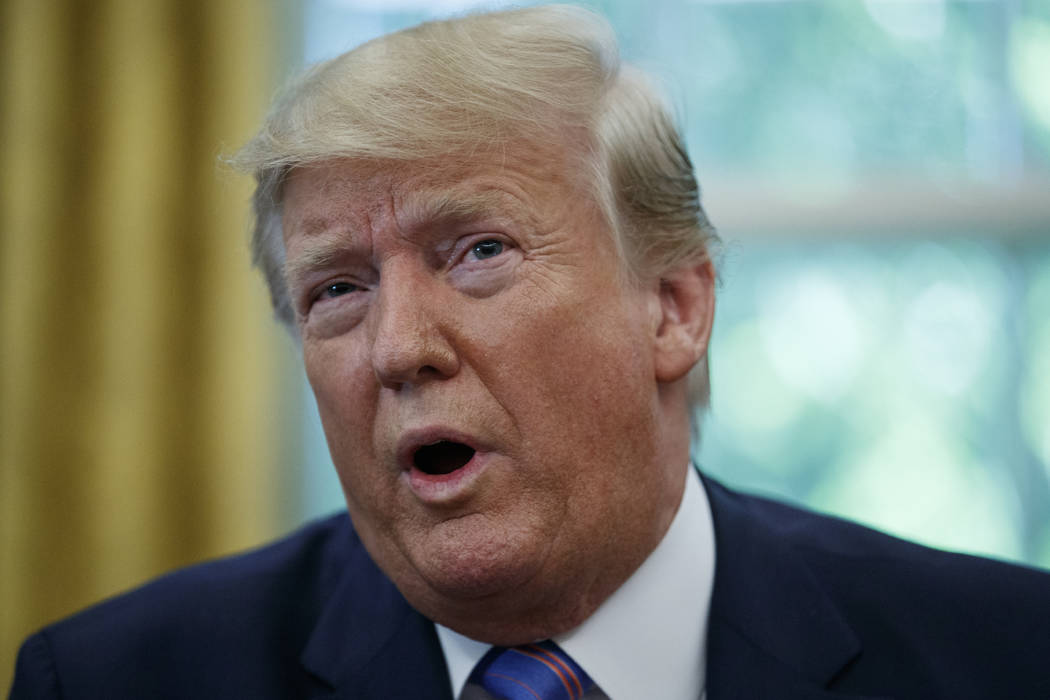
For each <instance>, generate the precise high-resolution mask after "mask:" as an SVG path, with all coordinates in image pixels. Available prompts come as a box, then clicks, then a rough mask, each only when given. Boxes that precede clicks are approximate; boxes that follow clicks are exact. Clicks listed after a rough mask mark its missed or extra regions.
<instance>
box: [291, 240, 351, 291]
mask: <svg viewBox="0 0 1050 700" xmlns="http://www.w3.org/2000/svg"><path fill="white" fill-rule="evenodd" d="M351 250H352V246H350V245H348V244H347V242H346V241H345V240H340V239H336V238H329V239H326V240H321V241H315V242H313V243H312V244H311V245H310V247H309V248H307V249H306V250H305V251H303V252H302V253H300V254H299V255H297V256H296V257H295V258H291V259H288V260H285V261H284V278H285V280H287V283H288V288H289V289H292V290H294V289H295V286H296V283H297V282H298V281H299V280H301V279H303V278H304V277H306V276H307V275H309V274H310V273H311V272H313V271H314V270H318V269H323V268H325V267H329V266H331V265H332V264H334V263H336V262H338V261H339V260H340V259H342V258H345V257H346V256H347V255H348V254H349V253H350V252H351Z"/></svg>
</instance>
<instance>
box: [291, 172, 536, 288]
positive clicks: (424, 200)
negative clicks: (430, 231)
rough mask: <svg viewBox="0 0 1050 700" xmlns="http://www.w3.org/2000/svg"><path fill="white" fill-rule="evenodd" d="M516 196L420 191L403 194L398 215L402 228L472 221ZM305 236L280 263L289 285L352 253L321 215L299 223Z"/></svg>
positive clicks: (508, 206) (511, 203)
mask: <svg viewBox="0 0 1050 700" xmlns="http://www.w3.org/2000/svg"><path fill="white" fill-rule="evenodd" d="M515 202H517V198H516V197H514V195H512V194H510V193H508V192H505V191H502V190H499V189H485V190H479V191H476V192H467V193H454V192H447V191H441V192H436V193H423V194H421V195H413V196H410V197H409V198H407V201H406V202H404V204H403V213H402V215H401V216H400V217H398V219H399V220H400V224H399V225H401V226H402V227H403V228H405V229H406V230H419V229H425V228H427V227H431V226H435V225H438V226H440V225H442V224H449V223H462V222H469V221H476V220H479V219H482V218H484V217H487V216H500V215H501V214H503V213H504V212H506V211H507V210H508V209H512V208H515V207H514V203H515ZM300 230H301V231H302V234H303V236H304V237H306V238H310V239H313V240H312V242H311V244H310V246H309V247H308V248H307V249H306V250H305V251H303V252H302V253H301V254H300V255H298V256H296V257H295V258H294V259H289V260H286V261H285V263H284V275H285V279H286V280H287V282H288V286H289V288H290V289H294V287H295V283H296V282H298V281H299V280H300V279H302V278H303V277H306V276H307V275H309V274H310V273H311V272H313V271H314V270H317V269H322V268H325V267H328V266H331V265H332V264H334V263H336V262H338V261H339V260H341V259H343V258H345V257H347V256H348V255H350V254H352V252H353V249H354V245H353V244H352V243H349V242H348V241H347V240H346V239H345V237H344V236H343V235H337V236H334V237H328V236H326V235H325V234H330V233H332V232H333V231H332V229H331V227H330V226H329V222H328V221H327V220H325V219H307V220H305V221H304V222H303V223H302V224H301V225H300ZM318 239H320V240H318Z"/></svg>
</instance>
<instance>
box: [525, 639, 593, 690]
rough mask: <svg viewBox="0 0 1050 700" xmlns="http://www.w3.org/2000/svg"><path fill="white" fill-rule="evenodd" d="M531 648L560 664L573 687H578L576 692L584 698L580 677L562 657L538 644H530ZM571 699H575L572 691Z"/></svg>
mask: <svg viewBox="0 0 1050 700" xmlns="http://www.w3.org/2000/svg"><path fill="white" fill-rule="evenodd" d="M529 647H530V648H532V649H535V650H536V651H538V652H539V653H541V654H543V655H545V656H547V657H549V658H550V659H551V660H552V661H554V663H556V664H558V665H559V666H561V667H562V668H563V669H565V672H566V673H568V674H569V678H571V679H572V682H573V685H575V686H576V692H577V693H579V694H580V697H581V698H582V697H583V683H582V682H581V681H580V679H579V677H578V676H577V675H576V672H575V671H573V670H572V667H571V666H569V664H567V663H565V659H563V658H561V657H560V656H558V655H557V654H555V653H554V652H553V651H551V650H550V649H544V648H543V647H541V646H540V645H538V644H530V645H529ZM569 697H570V698H571V697H573V695H572V691H569Z"/></svg>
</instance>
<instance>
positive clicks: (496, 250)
mask: <svg viewBox="0 0 1050 700" xmlns="http://www.w3.org/2000/svg"><path fill="white" fill-rule="evenodd" d="M470 252H471V253H473V254H474V257H475V258H477V259H478V260H486V259H487V258H494V257H496V256H497V255H499V254H500V253H502V252H503V242H502V241H497V240H495V239H492V238H489V239H487V240H484V241H481V242H480V243H475V244H474V247H473V248H471V249H470Z"/></svg>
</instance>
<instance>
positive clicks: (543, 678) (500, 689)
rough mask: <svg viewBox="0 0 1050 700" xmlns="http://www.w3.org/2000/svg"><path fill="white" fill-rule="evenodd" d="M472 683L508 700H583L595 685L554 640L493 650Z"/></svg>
mask: <svg viewBox="0 0 1050 700" xmlns="http://www.w3.org/2000/svg"><path fill="white" fill-rule="evenodd" d="M470 682H471V683H475V684H477V685H480V686H481V687H482V688H484V689H485V690H487V691H488V692H489V693H491V694H493V695H495V696H496V697H498V698H503V699H505V700H580V698H582V697H583V694H584V693H586V692H587V690H588V689H589V688H590V687H591V686H592V685H594V681H593V680H591V677H590V676H588V675H587V674H586V673H585V672H584V670H583V669H582V668H580V666H579V664H577V663H576V662H575V661H573V660H572V657H570V656H569V655H568V654H566V653H565V652H564V651H562V649H561V648H560V647H559V646H558V645H557V644H555V643H554V642H551V641H543V642H537V643H536V644H524V645H522V646H517V647H510V648H507V647H493V648H492V649H490V650H489V651H488V653H487V654H485V656H483V657H482V659H481V661H479V662H478V665H477V666H475V667H474V671H473V672H472V673H471V674H470Z"/></svg>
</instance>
